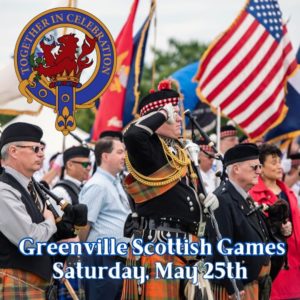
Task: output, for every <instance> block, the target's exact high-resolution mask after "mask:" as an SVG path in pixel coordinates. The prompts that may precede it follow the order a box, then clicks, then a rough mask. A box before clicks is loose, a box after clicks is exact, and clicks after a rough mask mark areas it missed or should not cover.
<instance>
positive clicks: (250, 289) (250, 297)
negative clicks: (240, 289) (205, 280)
mask: <svg viewBox="0 0 300 300" xmlns="http://www.w3.org/2000/svg"><path fill="white" fill-rule="evenodd" d="M270 269H271V264H269V265H267V266H262V268H261V270H260V272H259V274H258V280H254V281H252V282H249V283H247V284H246V285H244V291H245V296H244V297H243V300H265V299H269V295H270V294H269V295H268V296H266V295H261V291H260V285H259V281H260V280H261V279H262V278H265V277H266V276H268V275H269V274H270ZM211 286H212V290H213V294H214V299H216V300H228V299H229V295H228V293H227V291H226V289H225V288H224V287H223V286H221V285H218V284H212V285H211ZM270 291H271V290H270ZM270 291H269V292H270Z"/></svg>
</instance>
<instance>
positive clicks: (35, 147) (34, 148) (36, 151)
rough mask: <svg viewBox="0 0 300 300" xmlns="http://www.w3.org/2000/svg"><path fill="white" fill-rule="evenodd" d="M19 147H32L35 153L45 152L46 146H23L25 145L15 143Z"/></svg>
mask: <svg viewBox="0 0 300 300" xmlns="http://www.w3.org/2000/svg"><path fill="white" fill-rule="evenodd" d="M15 146H16V147H18V148H28V149H31V150H32V151H33V152H34V153H39V152H40V151H41V152H44V150H45V147H44V146H23V145H15Z"/></svg>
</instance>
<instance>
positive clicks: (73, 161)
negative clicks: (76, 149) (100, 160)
mask: <svg viewBox="0 0 300 300" xmlns="http://www.w3.org/2000/svg"><path fill="white" fill-rule="evenodd" d="M71 162H72V163H74V164H79V165H81V166H82V167H83V168H85V169H86V168H87V167H90V166H91V165H92V163H91V162H90V161H85V162H82V161H76V160H71Z"/></svg>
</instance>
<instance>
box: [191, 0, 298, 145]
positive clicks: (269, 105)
mask: <svg viewBox="0 0 300 300" xmlns="http://www.w3.org/2000/svg"><path fill="white" fill-rule="evenodd" d="M296 68H297V62H296V56H295V55H294V53H293V51H292V46H291V43H290V40H289V38H288V36H287V29H286V26H285V25H284V24H283V23H282V13H281V11H280V9H279V5H278V2H277V0H270V1H265V2H263V1H261V2H259V1H257V0H248V1H247V4H246V6H245V8H244V9H243V10H242V12H241V13H240V15H239V16H238V18H237V19H236V20H235V21H234V22H233V24H232V25H231V27H230V28H229V29H228V30H227V31H226V32H225V33H224V34H222V35H221V36H220V38H218V40H217V41H216V42H215V43H213V44H212V45H211V46H210V47H209V49H208V50H207V52H206V53H205V54H204V58H202V63H201V65H200V68H199V70H198V72H197V74H196V76H195V79H196V80H198V81H199V83H198V87H197V94H198V96H199V97H200V98H201V100H203V101H205V102H207V103H208V104H210V105H211V106H212V107H213V108H217V107H218V106H220V108H221V112H222V113H223V114H224V115H225V116H227V117H229V118H230V119H232V120H234V121H235V123H236V124H238V125H239V126H240V127H241V129H243V130H244V131H245V132H246V133H247V134H248V135H249V136H250V138H251V139H256V138H258V137H260V136H262V135H264V133H265V132H266V131H268V130H269V129H270V128H272V127H274V126H276V125H277V124H278V123H279V122H281V121H282V119H283V118H284V116H285V115H286V113H287V107H286V106H285V85H286V81H287V78H288V76H290V75H291V74H292V73H293V71H295V70H296Z"/></svg>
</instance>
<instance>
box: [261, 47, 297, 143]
mask: <svg viewBox="0 0 300 300" xmlns="http://www.w3.org/2000/svg"><path fill="white" fill-rule="evenodd" d="M297 61H298V63H300V48H299V50H298V53H297ZM286 105H287V107H288V108H289V110H288V113H287V115H286V117H285V119H284V120H283V121H282V122H281V123H280V124H279V125H278V126H276V127H275V128H273V129H272V130H270V131H269V132H268V133H267V135H266V138H265V141H268V142H273V143H275V142H278V141H281V140H284V139H292V138H294V137H296V136H298V135H300V117H299V112H300V70H298V71H297V73H296V74H295V75H294V76H293V77H292V78H290V79H289V81H288V84H287V96H286Z"/></svg>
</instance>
